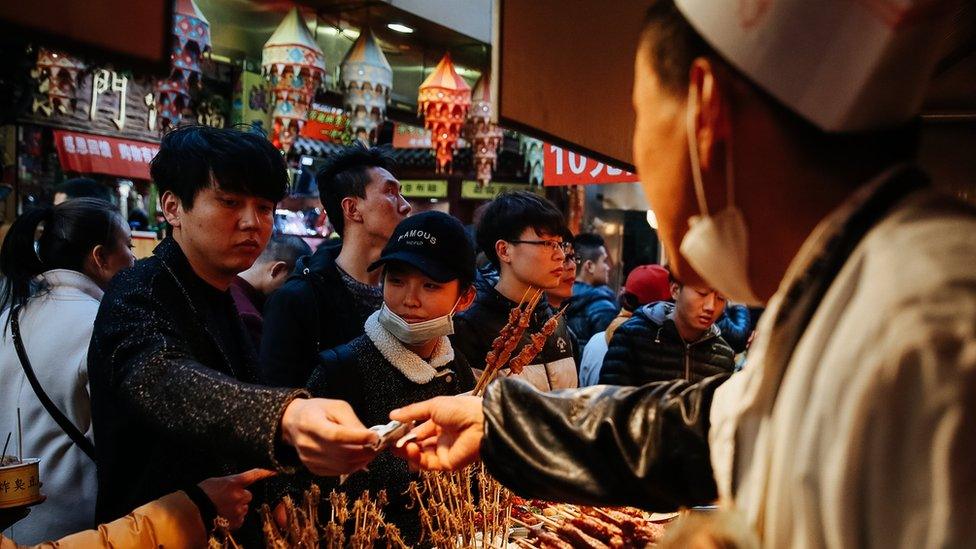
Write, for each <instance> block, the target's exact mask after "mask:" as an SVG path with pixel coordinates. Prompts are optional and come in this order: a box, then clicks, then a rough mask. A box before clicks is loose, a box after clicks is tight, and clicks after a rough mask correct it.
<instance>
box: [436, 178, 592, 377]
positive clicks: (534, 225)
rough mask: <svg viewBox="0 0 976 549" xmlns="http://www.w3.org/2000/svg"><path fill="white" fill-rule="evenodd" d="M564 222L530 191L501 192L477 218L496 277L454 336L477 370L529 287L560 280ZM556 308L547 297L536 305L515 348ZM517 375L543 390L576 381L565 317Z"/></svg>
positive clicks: (464, 315)
mask: <svg viewBox="0 0 976 549" xmlns="http://www.w3.org/2000/svg"><path fill="white" fill-rule="evenodd" d="M565 226H566V222H565V219H564V218H563V214H562V213H561V212H560V211H559V210H557V209H556V207H555V206H554V205H553V204H552V203H551V202H549V201H548V200H546V199H545V198H541V197H539V196H538V195H535V194H532V193H530V192H525V191H518V192H513V193H504V194H501V195H499V196H498V197H497V198H495V199H494V200H493V201H492V202H491V204H490V205H489V206H488V208H487V209H486V210H485V212H484V215H483V216H482V218H481V221H480V223H479V224H478V230H477V240H478V246H479V247H480V248H481V250H482V251H483V252H484V253H485V255H486V256H487V257H488V259H489V261H491V262H492V264H493V265H495V266H496V267H497V268H498V271H499V278H498V283H497V284H495V286H494V287H492V288H487V289H482V290H480V291H479V292H478V296H477V298H476V299H475V302H474V305H472V306H471V308H470V309H468V310H467V311H464V312H463V313H460V314H458V315H457V317H456V319H455V322H454V330H455V333H454V336H453V337H452V338H451V342H452V343H453V344H454V347H455V349H457V350H458V351H459V352H460V353H461V354H463V355H464V357H465V358H466V359H467V361H468V363H469V364H471V366H472V368H474V370H475V375H476V376H477V375H480V374H481V371H482V370H483V369H484V364H485V356H486V355H487V354H488V351H489V350H491V345H492V341H494V339H495V338H496V337H497V336H498V334H499V332H500V331H501V329H502V327H504V326H505V323H506V322H508V315H509V311H511V310H512V308H513V307H515V306H516V305H517V304H518V303H519V301H521V300H522V298H523V296H525V295H526V293H527V292H528V291H529V290H530V289H533V288H534V289H543V290H547V289H552V288H555V287H557V286H558V285H559V281H560V278H561V277H562V274H563V270H564V265H563V263H564V261H565V259H566V253H567V250H568V249H569V246H570V243H568V242H564V240H563V236H562V235H563V234H564V231H565ZM552 314H553V311H552V309H551V308H550V307H548V305H547V304H546V303H544V302H543V303H540V304H539V306H538V307H536V309H535V313H534V314H533V315H532V319H531V322H530V324H529V327H528V329H527V330H526V331H525V333H524V335H523V336H522V340H521V342H520V343H519V345H518V346H517V347H516V350H515V352H516V353H517V352H518V350H519V349H521V348H522V347H523V346H525V345H526V344H527V343H528V342H529V336H530V335H532V334H534V333H537V332H539V331H541V330H542V327H543V325H544V324H545V323H546V321H547V320H549V319H550V318H551V317H552ZM503 372H506V373H507V370H503ZM518 377H521V378H524V379H526V380H527V381H529V382H530V383H532V385H534V386H535V387H536V388H538V389H539V390H542V391H548V390H552V389H564V388H567V387H576V386H577V384H578V380H577V376H576V359H575V358H574V349H573V343H572V337H571V335H570V332H569V329H568V328H567V327H566V322H565V319H562V318H560V319H559V324H558V326H557V328H556V331H555V332H553V334H552V335H551V336H550V337H549V339H548V340H547V341H546V344H545V347H543V349H542V352H540V353H539V354H538V355H537V356H536V358H535V360H534V361H533V363H532V364H530V365H528V366H526V367H525V370H524V371H523V372H522V373H521V374H519V375H518Z"/></svg>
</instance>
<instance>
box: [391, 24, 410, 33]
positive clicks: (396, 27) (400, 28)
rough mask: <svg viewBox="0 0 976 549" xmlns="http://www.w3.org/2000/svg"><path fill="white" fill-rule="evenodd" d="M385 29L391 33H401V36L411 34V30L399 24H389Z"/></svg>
mask: <svg viewBox="0 0 976 549" xmlns="http://www.w3.org/2000/svg"><path fill="white" fill-rule="evenodd" d="M386 28H388V29H390V30H393V31H397V32H402V33H403V34H410V33H411V32H413V29H412V28H410V27H408V26H406V25H403V24H400V23H390V24H389V25H387V26H386Z"/></svg>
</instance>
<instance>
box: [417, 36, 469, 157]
mask: <svg viewBox="0 0 976 549" xmlns="http://www.w3.org/2000/svg"><path fill="white" fill-rule="evenodd" d="M417 105H418V107H419V108H418V110H419V112H420V114H422V115H423V117H424V127H425V128H427V129H428V130H430V131H431V134H432V136H431V137H432V139H433V145H434V151H435V156H436V160H437V172H438V173H441V172H444V171H447V170H448V165H449V164H451V162H452V160H453V159H454V148H455V147H456V146H457V141H458V136H459V135H460V133H461V127H462V126H463V125H464V122H465V119H466V118H467V114H468V108H470V107H471V86H469V85H468V83H467V82H465V81H464V79H463V78H461V77H460V76H458V74H457V71H455V70H454V63H452V62H451V54H450V53H445V54H444V57H443V58H442V59H441V61H440V63H438V64H437V67H436V68H435V69H434V72H432V73H430V76H428V77H427V79H426V80H424V83H423V84H421V85H420V95H419V97H418V99H417Z"/></svg>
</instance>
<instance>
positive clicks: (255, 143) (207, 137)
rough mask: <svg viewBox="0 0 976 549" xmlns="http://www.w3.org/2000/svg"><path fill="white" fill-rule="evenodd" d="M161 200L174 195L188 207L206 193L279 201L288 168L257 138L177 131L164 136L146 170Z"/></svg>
mask: <svg viewBox="0 0 976 549" xmlns="http://www.w3.org/2000/svg"><path fill="white" fill-rule="evenodd" d="M150 173H151V174H152V180H153V182H154V183H155V184H156V187H157V188H158V189H159V194H160V196H162V195H163V193H165V192H166V191H170V192H172V193H173V194H175V195H176V196H177V197H178V198H179V199H180V201H181V202H182V203H183V208H184V209H186V210H190V209H192V208H193V200H194V199H195V198H196V196H197V193H199V192H200V191H202V190H203V189H207V188H219V189H221V190H223V191H227V192H232V193H240V194H246V195H250V196H257V197H259V198H263V199H265V200H269V201H271V202H276V203H277V202H278V201H279V200H281V199H282V198H284V197H285V193H286V192H287V191H288V168H287V166H286V164H285V159H284V157H282V155H281V153H280V152H278V149H276V148H274V145H272V144H271V142H270V141H268V140H267V139H265V138H264V136H262V135H260V134H258V133H251V132H244V131H241V130H237V129H233V128H211V127H210V126H182V127H179V128H176V129H175V130H173V131H171V132H169V133H168V134H166V135H165V136H163V139H162V141H161V142H160V146H159V153H158V154H157V155H156V157H155V158H153V160H152V164H151V166H150Z"/></svg>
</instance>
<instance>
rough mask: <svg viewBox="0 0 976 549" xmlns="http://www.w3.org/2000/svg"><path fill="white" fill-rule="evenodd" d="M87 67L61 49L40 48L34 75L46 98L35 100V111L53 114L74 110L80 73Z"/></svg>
mask: <svg viewBox="0 0 976 549" xmlns="http://www.w3.org/2000/svg"><path fill="white" fill-rule="evenodd" d="M84 69H85V64H84V63H82V62H81V61H80V60H78V59H76V58H74V57H71V56H69V55H65V54H64V53H62V52H59V51H53V50H49V49H46V48H40V49H39V51H38V53H37V65H35V68H34V71H33V72H32V76H33V77H34V79H35V80H36V81H37V89H38V91H40V92H41V93H42V94H43V95H44V97H46V99H44V100H35V101H34V105H33V109H32V110H33V111H34V112H37V111H43V112H44V114H45V115H47V116H51V114H52V113H53V112H54V111H57V112H59V113H61V114H66V113H69V112H71V111H72V110H74V102H75V91H76V90H77V88H78V73H79V72H81V71H83V70H84Z"/></svg>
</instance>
